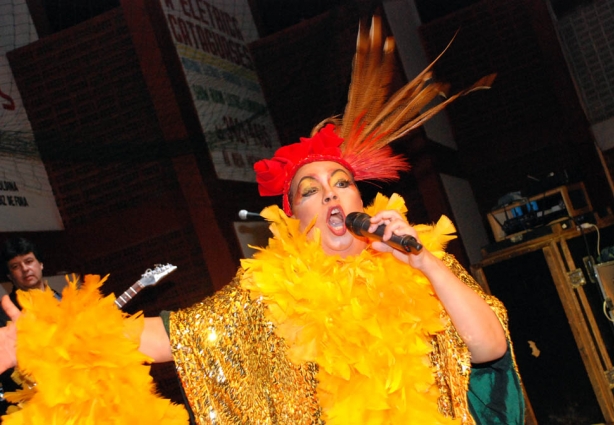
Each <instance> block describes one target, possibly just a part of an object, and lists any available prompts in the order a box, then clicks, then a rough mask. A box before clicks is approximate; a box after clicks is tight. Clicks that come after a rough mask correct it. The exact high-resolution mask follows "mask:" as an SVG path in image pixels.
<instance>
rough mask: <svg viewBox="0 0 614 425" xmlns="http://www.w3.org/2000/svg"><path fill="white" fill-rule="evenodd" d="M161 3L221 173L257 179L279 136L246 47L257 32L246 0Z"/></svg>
mask: <svg viewBox="0 0 614 425" xmlns="http://www.w3.org/2000/svg"><path fill="white" fill-rule="evenodd" d="M161 4H162V8H163V10H164V13H165V15H166V22H167V23H168V26H169V30H170V33H171V37H172V38H173V41H174V43H175V46H176V48H177V53H178V55H179V58H180V60H181V63H182V65H183V70H184V72H185V76H186V80H187V82H188V85H189V86H190V90H191V93H192V99H193V101H194V105H195V106H196V110H197V111H198V117H199V119H200V123H201V126H202V130H203V133H204V134H205V137H206V141H207V146H208V148H209V152H210V153H211V157H212V159H213V163H214V165H215V171H216V173H217V176H218V177H219V178H220V179H224V180H237V181H248V182H254V181H255V180H256V177H255V173H254V170H253V164H254V162H256V161H258V160H260V159H262V158H270V157H271V156H273V153H274V152H275V150H277V148H279V139H278V137H277V132H276V131H275V127H274V126H273V122H272V120H271V118H270V115H269V112H268V109H267V107H266V103H265V100H264V96H263V94H262V90H261V88H260V84H259V82H258V76H257V74H256V72H255V69H254V64H253V62H252V58H251V55H250V52H249V50H248V48H247V43H249V42H251V41H253V40H255V39H257V37H258V35H257V31H256V27H255V25H254V22H253V18H252V15H251V11H250V8H249V5H248V2H247V0H233V1H228V0H208V1H205V0H161Z"/></svg>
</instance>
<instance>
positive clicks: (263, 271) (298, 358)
mask: <svg viewBox="0 0 614 425" xmlns="http://www.w3.org/2000/svg"><path fill="white" fill-rule="evenodd" d="M384 209H396V210H398V211H399V212H401V213H403V214H404V213H405V212H406V211H407V210H406V208H405V203H404V201H403V199H402V198H401V197H400V196H398V195H393V196H392V197H391V198H390V199H388V198H386V197H384V196H382V195H378V196H377V198H376V199H375V201H374V204H373V205H372V206H371V207H368V208H366V209H365V212H366V213H368V214H369V215H373V214H375V213H376V212H377V211H380V210H384ZM262 215H264V216H265V217H266V218H267V219H268V220H270V221H271V222H272V224H271V226H270V229H271V231H272V233H273V235H274V238H272V239H271V240H270V241H269V246H268V247H267V248H262V249H259V252H257V253H256V255H255V256H254V258H252V259H248V260H244V261H243V262H242V265H243V267H244V268H245V269H246V273H245V276H244V279H243V281H242V284H243V286H244V287H246V288H248V289H249V290H250V291H252V293H253V294H254V296H260V297H262V300H263V301H264V302H265V303H266V305H267V306H268V313H267V314H268V315H269V319H270V320H271V321H272V322H273V323H274V324H275V325H276V328H277V333H278V335H279V336H281V337H283V338H284V339H285V341H286V343H287V345H288V356H289V358H290V359H291V360H292V361H293V362H295V363H296V364H301V363H304V362H316V363H317V364H318V365H319V373H318V381H319V384H318V398H319V401H320V405H321V407H322V409H323V414H324V417H323V418H324V420H325V421H326V423H327V424H328V425H335V424H420V425H424V424H429V425H433V424H450V423H454V421H452V420H451V419H449V418H446V417H444V416H443V415H442V414H440V413H439V412H438V410H437V398H438V396H439V391H438V388H437V386H436V385H435V379H434V373H433V370H432V369H431V367H430V366H429V359H428V356H429V354H430V353H431V351H432V346H431V340H432V335H433V334H435V333H437V332H440V331H443V329H444V326H443V322H442V320H441V314H442V310H443V307H442V305H441V303H440V302H439V300H438V298H437V297H436V295H435V294H434V292H433V289H432V286H431V284H430V283H429V282H428V280H427V279H426V278H425V277H424V275H423V274H422V273H421V272H419V271H417V270H415V269H412V268H411V267H409V266H408V265H406V264H404V263H402V262H400V261H398V260H396V259H395V258H394V257H393V256H392V255H390V254H388V253H385V254H383V253H378V252H376V251H374V250H371V249H367V250H365V251H363V252H362V253H361V254H360V255H358V256H355V257H348V258H345V259H342V258H340V257H338V256H329V255H327V254H325V253H324V251H323V250H322V249H321V247H320V234H319V232H318V231H317V229H316V232H315V236H314V237H313V238H312V239H309V238H308V237H307V236H306V233H307V231H305V232H304V233H303V232H300V231H299V222H298V220H295V219H292V218H288V217H287V216H286V215H285V214H284V213H283V211H282V210H280V209H279V208H278V207H276V206H273V207H269V208H267V209H265V210H264V211H263V213H262ZM416 228H417V229H418V231H419V234H420V239H421V241H422V243H423V245H424V247H425V248H426V249H428V250H430V251H431V252H433V253H435V255H437V256H439V257H441V256H442V255H443V254H444V252H443V249H444V246H445V244H446V243H447V241H449V240H450V239H453V238H454V236H451V235H450V233H453V232H454V231H455V229H454V226H453V225H452V223H451V222H450V220H449V219H447V218H446V217H443V218H442V219H441V220H440V221H439V222H438V223H437V224H436V225H435V226H426V225H420V226H416Z"/></svg>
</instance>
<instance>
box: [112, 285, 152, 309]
mask: <svg viewBox="0 0 614 425" xmlns="http://www.w3.org/2000/svg"><path fill="white" fill-rule="evenodd" d="M144 287H145V285H143V284H142V283H141V281H140V280H139V281H137V282H136V283H135V284H134V285H132V286H131V287H130V288H128V289H127V290H126V291H125V292H124V293H123V294H121V295H120V296H119V297H117V299H116V300H115V305H117V307H118V308H123V307H124V306H125V305H126V304H128V301H130V300H131V299H132V298H133V297H134V296H135V295H136V294H138V293H139V292H140V291H141V289H143V288H144Z"/></svg>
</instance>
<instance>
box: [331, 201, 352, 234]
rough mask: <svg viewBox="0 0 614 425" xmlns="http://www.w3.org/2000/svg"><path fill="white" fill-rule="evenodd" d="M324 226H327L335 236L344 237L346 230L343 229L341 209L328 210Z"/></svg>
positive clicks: (343, 221) (343, 215)
mask: <svg viewBox="0 0 614 425" xmlns="http://www.w3.org/2000/svg"><path fill="white" fill-rule="evenodd" d="M326 224H328V228H329V229H330V230H331V232H333V233H334V234H335V235H337V236H341V235H344V234H345V232H346V231H347V229H346V228H345V214H344V213H343V209H342V208H341V207H339V206H337V207H332V208H330V209H329V210H328V216H327V219H326Z"/></svg>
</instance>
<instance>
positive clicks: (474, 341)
mask: <svg viewBox="0 0 614 425" xmlns="http://www.w3.org/2000/svg"><path fill="white" fill-rule="evenodd" d="M382 224H385V225H386V229H385V231H384V234H383V235H382V241H387V240H389V239H390V237H391V236H392V234H393V233H394V234H395V235H398V236H405V235H411V236H413V237H415V238H416V240H418V233H417V232H416V229H414V228H413V227H411V226H410V225H409V224H407V222H406V221H405V220H404V219H403V217H402V216H401V214H400V213H398V212H397V211H381V212H379V213H377V214H375V215H374V216H373V217H372V218H371V227H369V231H370V232H373V231H374V230H375V229H376V228H377V227H378V226H380V225H382ZM371 246H372V247H373V249H375V250H377V251H382V252H392V255H394V256H395V257H396V258H397V259H399V260H401V261H403V262H404V263H407V264H409V265H410V266H411V267H413V268H415V269H417V270H420V271H421V272H422V273H423V274H424V276H425V277H426V278H427V279H428V280H429V281H430V282H431V285H432V286H433V289H434V290H435V292H436V293H437V296H438V298H439V300H440V301H441V303H442V304H443V306H444V308H445V309H446V311H447V312H448V314H449V315H450V318H451V319H452V323H454V327H455V328H456V330H457V332H458V334H459V335H460V337H461V338H462V339H463V341H464V342H465V344H467V348H469V351H470V352H471V361H472V362H473V363H484V362H488V361H492V360H496V359H498V358H500V357H501V356H503V355H504V354H505V352H506V351H507V340H506V338H505V333H504V331H503V326H502V325H501V323H500V322H499V319H497V316H496V315H495V313H494V312H493V311H492V309H491V308H490V307H489V306H488V304H487V303H486V302H485V301H484V299H482V297H481V296H480V295H478V294H477V293H476V292H475V291H474V290H473V289H471V288H470V287H469V286H467V285H465V284H464V283H463V282H462V281H461V280H460V279H459V278H458V277H456V275H455V274H454V273H453V272H452V271H451V270H450V269H449V268H448V267H447V266H446V265H445V264H444V263H443V262H442V261H441V260H440V259H438V258H437V257H435V256H434V255H433V254H432V253H431V252H429V251H428V250H427V249H424V248H423V249H421V250H420V251H419V252H418V253H416V254H413V253H406V252H402V251H399V250H397V249H394V248H392V247H390V246H388V245H386V244H385V243H384V242H373V243H372V244H371Z"/></svg>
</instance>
